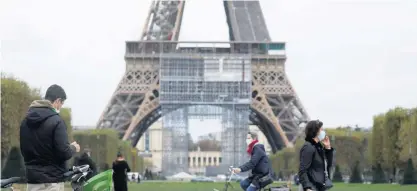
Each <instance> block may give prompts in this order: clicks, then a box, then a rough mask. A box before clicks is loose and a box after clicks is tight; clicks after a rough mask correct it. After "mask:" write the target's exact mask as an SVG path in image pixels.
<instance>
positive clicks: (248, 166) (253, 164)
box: [239, 144, 271, 176]
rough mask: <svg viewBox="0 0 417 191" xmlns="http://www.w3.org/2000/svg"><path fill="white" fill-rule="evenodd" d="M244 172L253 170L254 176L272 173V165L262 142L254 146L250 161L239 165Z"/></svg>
mask: <svg viewBox="0 0 417 191" xmlns="http://www.w3.org/2000/svg"><path fill="white" fill-rule="evenodd" d="M239 168H240V169H241V171H242V172H246V171H249V170H252V175H254V176H265V175H268V174H269V173H271V165H270V163H269V159H268V156H266V152H265V147H264V145H262V144H256V145H255V146H253V149H252V154H251V158H250V160H249V162H247V163H245V164H243V165H242V166H240V167H239Z"/></svg>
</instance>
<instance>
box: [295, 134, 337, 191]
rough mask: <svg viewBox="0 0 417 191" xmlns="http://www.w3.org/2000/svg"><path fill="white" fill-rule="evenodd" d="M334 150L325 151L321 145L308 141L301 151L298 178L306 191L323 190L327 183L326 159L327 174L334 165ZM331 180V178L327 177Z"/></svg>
mask: <svg viewBox="0 0 417 191" xmlns="http://www.w3.org/2000/svg"><path fill="white" fill-rule="evenodd" d="M333 151H334V149H333V148H330V149H324V147H323V146H322V145H321V143H316V142H315V141H314V140H306V142H305V143H304V145H303V147H302V148H301V150H300V170H299V172H298V177H299V179H300V183H301V185H302V187H303V189H304V190H306V189H308V188H310V189H311V188H318V189H320V188H322V187H323V185H324V183H325V170H324V166H325V163H324V159H325V158H326V159H327V172H328V174H330V168H331V166H332V165H333ZM327 178H330V177H327Z"/></svg>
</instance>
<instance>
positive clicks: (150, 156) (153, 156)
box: [136, 120, 271, 174]
mask: <svg viewBox="0 0 417 191" xmlns="http://www.w3.org/2000/svg"><path fill="white" fill-rule="evenodd" d="M191 128H192V127H191ZM248 130H251V131H255V132H258V137H259V142H260V143H262V144H264V145H265V149H266V152H267V153H268V154H269V153H271V146H270V145H269V143H268V141H267V139H266V137H265V135H264V134H263V133H262V132H261V131H260V130H259V128H258V127H257V126H256V125H250V126H249V129H248ZM198 140H199V141H202V140H214V141H221V132H213V133H209V134H207V135H202V136H199V137H198ZM162 141H163V137H162V121H161V120H159V121H157V122H155V123H154V124H152V125H151V126H150V127H149V129H148V130H147V131H146V132H145V133H144V134H143V136H142V137H141V138H140V139H139V142H138V144H137V145H136V148H137V149H138V150H139V152H140V153H142V155H143V156H147V157H144V159H145V162H146V164H152V166H148V168H150V169H151V170H152V171H153V172H159V171H161V170H162V169H161V166H162ZM221 161H222V158H221V151H220V150H219V151H202V150H201V149H200V148H199V147H197V149H196V150H190V151H189V152H188V164H189V171H190V173H191V174H205V171H206V167H210V166H219V165H220V164H221Z"/></svg>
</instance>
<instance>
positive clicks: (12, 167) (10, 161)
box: [1, 147, 25, 179]
mask: <svg viewBox="0 0 417 191" xmlns="http://www.w3.org/2000/svg"><path fill="white" fill-rule="evenodd" d="M10 177H25V164H24V162H23V157H22V155H21V154H20V149H19V148H18V147H13V148H12V149H11V150H10V154H9V156H8V157H7V161H6V165H5V167H4V168H3V170H2V172H1V178H2V179H4V178H10Z"/></svg>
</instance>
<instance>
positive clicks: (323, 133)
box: [317, 130, 326, 141]
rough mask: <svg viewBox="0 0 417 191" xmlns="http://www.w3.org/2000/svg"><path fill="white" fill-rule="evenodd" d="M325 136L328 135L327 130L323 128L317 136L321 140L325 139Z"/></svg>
mask: <svg viewBox="0 0 417 191" xmlns="http://www.w3.org/2000/svg"><path fill="white" fill-rule="evenodd" d="M325 137H326V131H324V130H321V131H320V133H319V135H318V136H317V138H318V139H319V141H322V140H324V138H325Z"/></svg>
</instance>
